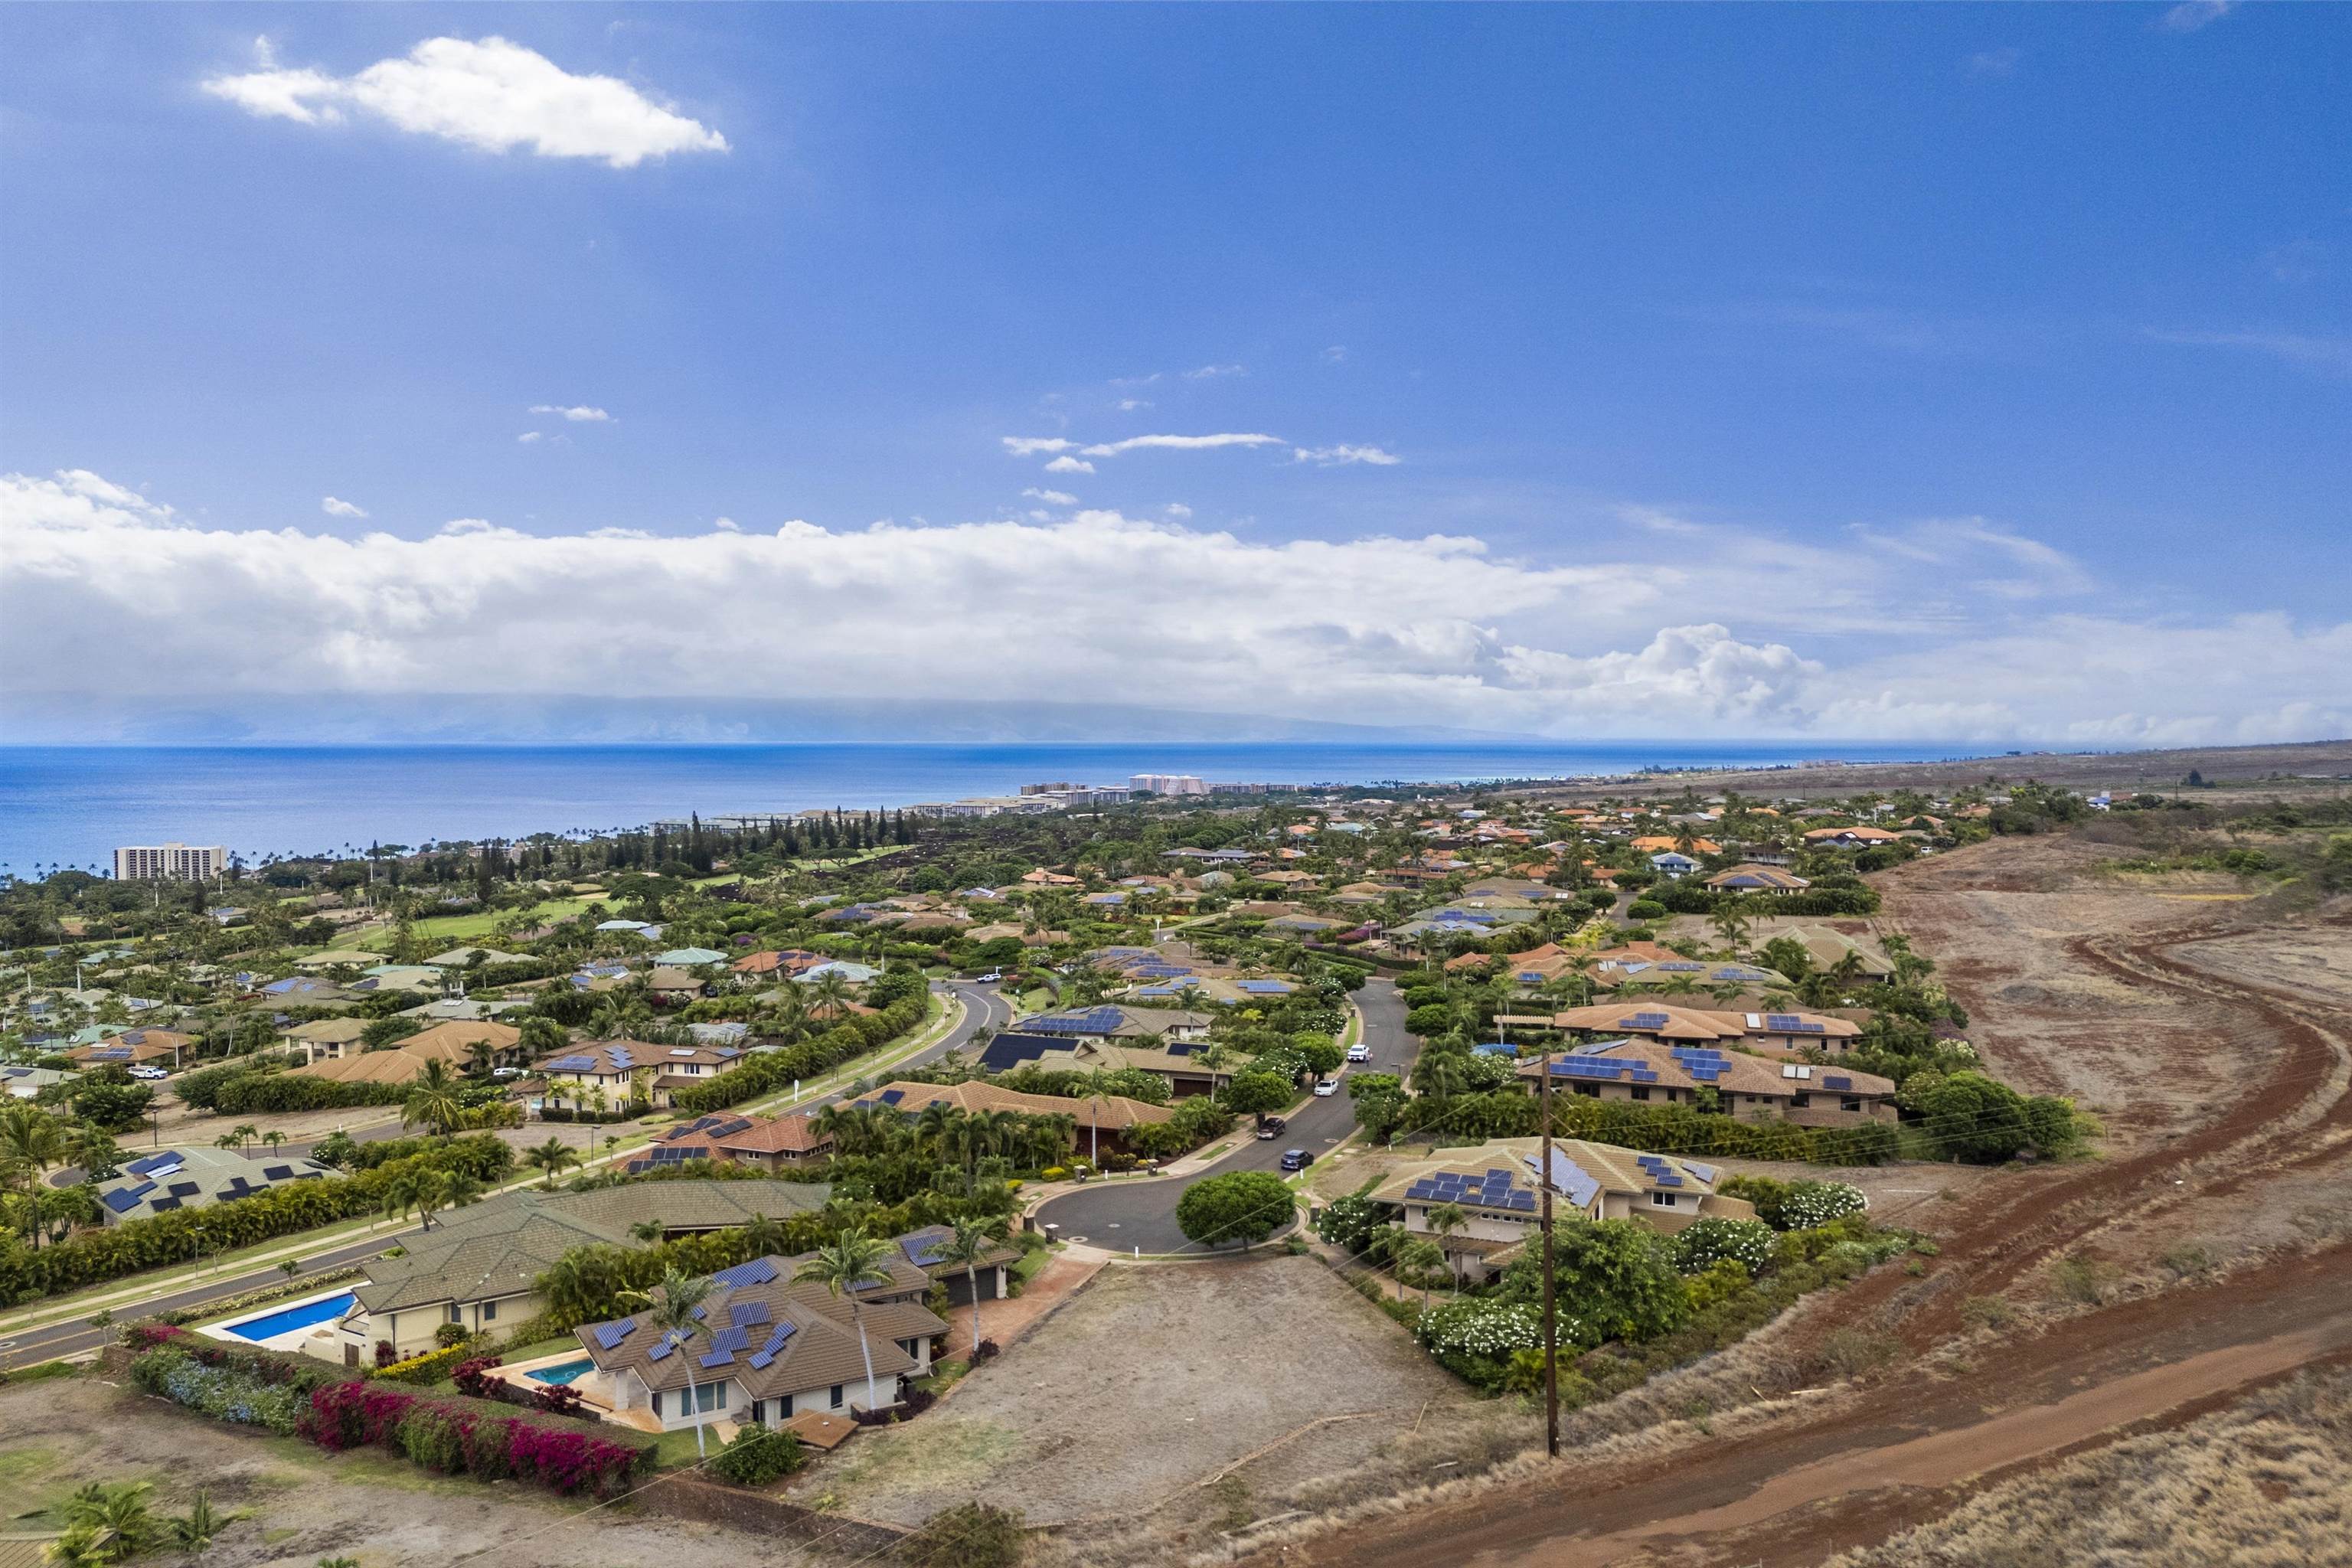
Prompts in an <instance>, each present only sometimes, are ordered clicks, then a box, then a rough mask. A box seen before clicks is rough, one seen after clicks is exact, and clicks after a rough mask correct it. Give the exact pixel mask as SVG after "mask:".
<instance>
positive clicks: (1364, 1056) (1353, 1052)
mask: <svg viewBox="0 0 2352 1568" xmlns="http://www.w3.org/2000/svg"><path fill="white" fill-rule="evenodd" d="M1348 1059H1349V1061H1351V1062H1368V1061H1370V1060H1371V1059H1372V1047H1370V1046H1368V1045H1366V1044H1365V1043H1364V1042H1363V1041H1361V1040H1358V1041H1357V1042H1356V1043H1355V1044H1354V1045H1352V1046H1349V1047H1348Z"/></svg>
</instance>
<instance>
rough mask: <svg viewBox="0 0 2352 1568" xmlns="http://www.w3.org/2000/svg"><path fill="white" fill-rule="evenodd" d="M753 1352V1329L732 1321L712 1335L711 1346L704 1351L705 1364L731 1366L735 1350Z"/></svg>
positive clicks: (746, 1353) (703, 1361)
mask: <svg viewBox="0 0 2352 1568" xmlns="http://www.w3.org/2000/svg"><path fill="white" fill-rule="evenodd" d="M737 1351H741V1352H743V1353H744V1354H745V1355H747V1356H748V1355H750V1354H751V1330H750V1329H747V1328H745V1327H744V1326H743V1325H742V1324H740V1323H730V1324H729V1325H728V1326H727V1327H725V1328H723V1329H720V1330H719V1331H718V1332H716V1333H714V1334H712V1335H711V1336H710V1348H709V1350H707V1351H705V1352H702V1358H701V1359H702V1364H703V1365H704V1366H730V1365H732V1364H733V1363H734V1361H735V1352H737Z"/></svg>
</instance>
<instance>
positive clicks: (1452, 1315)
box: [1414, 1296, 1601, 1363]
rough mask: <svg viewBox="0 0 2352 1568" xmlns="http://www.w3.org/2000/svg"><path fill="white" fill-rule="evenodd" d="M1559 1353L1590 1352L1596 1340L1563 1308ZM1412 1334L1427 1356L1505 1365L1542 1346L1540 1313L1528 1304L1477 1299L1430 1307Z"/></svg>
mask: <svg viewBox="0 0 2352 1568" xmlns="http://www.w3.org/2000/svg"><path fill="white" fill-rule="evenodd" d="M1414 1331H1415V1332H1416V1333H1418V1334H1419V1335H1420V1336H1421V1342H1422V1343H1423V1344H1425V1345H1427V1346H1428V1347H1429V1348H1430V1349H1431V1350H1433V1351H1436V1352H1454V1353H1455V1354H1459V1355H1469V1356H1480V1357H1487V1358H1491V1359H1493V1360H1495V1361H1498V1362H1506V1363H1507V1362H1508V1361H1509V1360H1510V1358H1511V1354H1512V1352H1515V1351H1523V1350H1538V1349H1541V1348H1542V1345H1543V1309H1542V1308H1540V1307H1538V1306H1537V1305H1536V1304H1535V1303H1534V1302H1532V1301H1497V1300H1491V1299H1486V1298H1480V1297H1476V1296H1464V1297H1459V1298H1457V1299H1455V1300H1451V1301H1443V1302H1440V1303H1438V1304H1437V1305H1436V1306H1434V1307H1432V1308H1431V1309H1430V1310H1428V1311H1426V1312H1424V1313H1423V1314H1422V1316H1421V1321H1420V1323H1419V1324H1418V1325H1416V1326H1415V1329H1414ZM1600 1342H1601V1336H1600V1335H1599V1334H1597V1333H1593V1332H1592V1331H1591V1330H1589V1329H1588V1328H1587V1327H1586V1325H1585V1323H1584V1321H1583V1320H1581V1319H1580V1318H1579V1317H1577V1316H1576V1314H1575V1313H1573V1312H1572V1311H1570V1310H1569V1309H1568V1307H1567V1305H1566V1304H1565V1303H1563V1304H1562V1305H1561V1306H1560V1308H1559V1345H1560V1347H1561V1348H1562V1349H1590V1348H1591V1346H1593V1345H1596V1344H1599V1343H1600Z"/></svg>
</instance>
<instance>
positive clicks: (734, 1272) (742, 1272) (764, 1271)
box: [710, 1258, 776, 1286]
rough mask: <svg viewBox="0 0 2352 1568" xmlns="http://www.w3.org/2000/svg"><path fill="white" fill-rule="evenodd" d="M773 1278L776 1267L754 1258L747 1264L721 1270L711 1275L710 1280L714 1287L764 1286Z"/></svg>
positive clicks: (769, 1260)
mask: <svg viewBox="0 0 2352 1568" xmlns="http://www.w3.org/2000/svg"><path fill="white" fill-rule="evenodd" d="M775 1277H776V1266H775V1264H774V1262H773V1261H772V1260H771V1259H768V1258H752V1259H751V1261H749V1262H747V1263H738V1264H737V1265H735V1267H734V1268H721V1269H719V1271H718V1272H717V1273H715V1274H713V1275H711V1277H710V1279H711V1283H713V1284H715V1285H728V1286H740V1285H765V1284H767V1283H768V1282H769V1281H770V1280H772V1279H775Z"/></svg>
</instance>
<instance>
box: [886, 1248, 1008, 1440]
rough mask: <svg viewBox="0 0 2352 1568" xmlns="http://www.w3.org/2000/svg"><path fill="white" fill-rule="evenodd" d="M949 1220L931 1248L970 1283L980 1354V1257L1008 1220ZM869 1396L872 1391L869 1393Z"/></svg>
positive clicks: (975, 1348)
mask: <svg viewBox="0 0 2352 1568" xmlns="http://www.w3.org/2000/svg"><path fill="white" fill-rule="evenodd" d="M949 1223H950V1231H949V1235H948V1237H947V1239H946V1240H944V1241H942V1242H940V1244H939V1246H938V1247H935V1248H933V1250H932V1256H933V1257H935V1258H938V1259H939V1260H940V1262H941V1263H960V1264H961V1265H962V1266H963V1277H964V1279H965V1281H966V1282H967V1283H968V1284H969V1285H970V1286H971V1353H972V1356H973V1358H974V1359H975V1360H977V1359H978V1357H979V1355H980V1260H981V1259H982V1258H985V1257H987V1256H988V1255H989V1253H990V1252H992V1251H993V1250H994V1249H995V1247H996V1244H997V1243H998V1242H1000V1241H1003V1239H1004V1234H1005V1224H1004V1221H1003V1220H1002V1219H970V1218H966V1219H959V1220H952V1221H950V1222H949ZM869 1397H870V1394H869Z"/></svg>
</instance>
